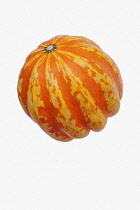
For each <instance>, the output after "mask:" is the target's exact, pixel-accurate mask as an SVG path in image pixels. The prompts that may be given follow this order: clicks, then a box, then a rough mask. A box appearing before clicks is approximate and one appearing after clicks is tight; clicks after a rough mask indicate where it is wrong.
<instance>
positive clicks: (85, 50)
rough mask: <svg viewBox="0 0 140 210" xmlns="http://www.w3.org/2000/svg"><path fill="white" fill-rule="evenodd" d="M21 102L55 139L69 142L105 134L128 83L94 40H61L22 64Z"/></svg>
mask: <svg viewBox="0 0 140 210" xmlns="http://www.w3.org/2000/svg"><path fill="white" fill-rule="evenodd" d="M17 90H18V98H19V101H20V104H21V106H22V108H23V110H24V111H25V113H26V114H27V115H28V116H29V117H30V118H31V119H32V120H34V121H35V122H36V123H37V124H38V125H39V126H40V127H41V129H42V130H44V131H45V132H46V133H47V134H48V135H49V136H50V137H52V138H54V139H56V140H59V141H70V140H72V139H74V138H84V137H86V136H87V135H88V134H89V132H90V130H92V131H101V130H102V129H103V128H104V127H105V125H106V122H107V118H108V117H111V116H113V115H115V114H116V113H117V112H118V110H119V108H120V100H121V98H122V93H123V82H122V78H121V75H120V71H119V69H118V67H117V65H116V64H115V62H114V61H113V60H112V59H111V58H110V57H109V56H108V55H107V54H106V53H105V52H104V51H103V50H101V48H100V47H99V46H98V45H97V44H96V43H95V42H93V41H92V40H90V39H87V38H85V37H82V36H68V35H59V36H56V37H54V38H52V39H50V40H48V41H45V42H43V43H41V44H40V45H39V46H38V48H37V49H35V50H34V51H32V52H31V53H30V54H29V56H28V57H27V59H26V61H25V64H24V65H23V67H22V69H21V71H20V75H19V79H18V86H17Z"/></svg>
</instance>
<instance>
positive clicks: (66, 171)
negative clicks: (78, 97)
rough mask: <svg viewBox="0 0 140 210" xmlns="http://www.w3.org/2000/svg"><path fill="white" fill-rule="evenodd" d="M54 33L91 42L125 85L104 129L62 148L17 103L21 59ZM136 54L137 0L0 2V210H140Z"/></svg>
mask: <svg viewBox="0 0 140 210" xmlns="http://www.w3.org/2000/svg"><path fill="white" fill-rule="evenodd" d="M60 34H68V35H81V36H85V37H87V38H90V39H92V40H93V41H95V42H96V43H97V44H98V45H99V46H100V47H101V48H102V49H103V50H104V51H105V52H106V53H107V54H109V55H110V56H111V57H112V58H113V60H114V61H115V62H116V64H117V65H118V67H119V69H120V71H121V74H122V78H123V82H124V96H123V99H122V101H121V109H120V111H119V113H118V114H117V115H116V116H114V117H113V118H110V119H109V120H108V123H107V126H106V127H105V129H104V130H103V131H102V132H99V133H93V132H91V133H90V134H89V136H88V137H86V138H84V139H79V140H73V141H71V142H68V143H63V142H58V141H56V140H53V139H51V138H50V137H49V136H47V135H46V134H45V133H44V132H43V131H42V130H41V129H40V128H39V127H38V126H37V125H36V124H35V123H34V122H33V121H31V120H30V119H29V118H28V117H27V116H26V114H25V113H24V112H23V110H22V108H21V106H20V104H19V102H18V98H17V80H18V75H19V72H20V69H21V67H22V65H23V63H24V61H25V58H26V57H27V55H28V54H29V53H30V52H31V51H32V50H34V49H35V48H36V47H37V46H38V45H39V44H40V43H41V42H43V41H46V40H48V39H50V38H52V37H53V36H56V35H60ZM139 49H140V6H139V1H138V0H133V1H131V0H116V1H113V0H110V1H109V0H106V1H105V0H98V1H97V0H96V1H95V0H88V1H87V0H82V1H81V0H71V1H66V0H59V1H58V0H44V1H43V0H42V1H41V0H40V1H33V0H32V1H31V0H4V1H3V0H1V2H0V64H1V65H0V210H46V209H48V210H93V209H94V210H124V209H127V210H129V209H130V210H131V209H134V210H139V209H140V73H139V72H140V64H139V63H140V50H139Z"/></svg>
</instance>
